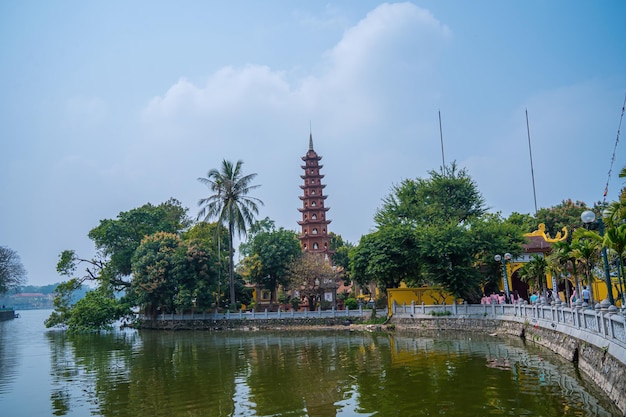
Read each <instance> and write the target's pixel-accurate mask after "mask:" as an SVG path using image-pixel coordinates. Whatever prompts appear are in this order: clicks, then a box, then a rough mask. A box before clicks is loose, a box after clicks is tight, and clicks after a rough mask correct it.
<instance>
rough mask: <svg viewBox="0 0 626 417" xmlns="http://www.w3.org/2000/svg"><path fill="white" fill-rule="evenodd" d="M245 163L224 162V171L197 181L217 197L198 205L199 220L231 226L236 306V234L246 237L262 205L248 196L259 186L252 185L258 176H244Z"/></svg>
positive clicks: (231, 272)
mask: <svg viewBox="0 0 626 417" xmlns="http://www.w3.org/2000/svg"><path fill="white" fill-rule="evenodd" d="M242 165H243V162H242V161H237V163H236V164H235V165H233V163H232V162H230V161H226V160H223V161H222V167H221V171H218V170H217V169H211V170H210V171H209V172H208V174H207V177H206V178H198V181H200V182H201V183H203V184H205V185H206V186H207V187H209V189H210V190H211V191H212V192H213V193H214V194H212V195H210V196H209V197H206V198H202V199H200V201H199V202H198V205H199V206H200V207H202V209H201V210H200V212H199V213H198V219H203V220H204V221H207V220H208V219H211V218H217V222H218V223H219V224H224V223H226V224H227V225H228V238H229V239H228V240H229V242H228V243H229V256H228V259H229V264H228V272H229V274H228V275H229V285H230V303H231V305H232V306H234V305H235V302H236V299H235V266H234V247H233V236H234V234H235V231H237V233H238V235H239V236H241V235H245V233H246V229H247V227H248V225H251V224H252V223H253V222H254V216H255V215H256V214H258V212H259V209H258V206H259V205H262V204H263V202H262V201H261V200H259V199H258V198H254V197H250V196H248V193H249V192H250V191H252V190H254V189H256V188H258V187H259V185H252V184H251V183H252V180H254V178H255V177H256V174H248V175H243V174H242Z"/></svg>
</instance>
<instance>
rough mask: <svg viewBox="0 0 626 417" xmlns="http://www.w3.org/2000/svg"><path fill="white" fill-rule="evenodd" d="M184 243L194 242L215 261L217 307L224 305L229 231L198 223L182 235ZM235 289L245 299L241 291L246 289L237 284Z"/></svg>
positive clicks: (213, 225) (211, 224)
mask: <svg viewBox="0 0 626 417" xmlns="http://www.w3.org/2000/svg"><path fill="white" fill-rule="evenodd" d="M182 239H183V240H184V241H186V242H187V241H190V242H194V244H195V245H200V246H201V247H202V248H203V249H204V250H205V251H207V252H208V253H210V254H211V256H212V258H213V259H215V263H216V264H215V270H216V276H215V277H214V284H215V288H214V290H213V292H214V293H215V297H214V298H215V301H216V304H217V305H216V307H218V306H221V305H222V301H223V300H224V299H227V297H225V296H224V291H228V284H227V283H226V284H224V280H225V279H228V251H227V249H228V246H229V243H228V230H226V229H225V228H223V227H221V225H220V224H218V223H206V222H198V223H196V224H194V225H193V226H192V227H190V228H189V229H188V230H186V231H184V232H183V233H182ZM235 285H236V286H235V289H236V292H237V294H238V299H239V297H243V294H242V293H241V289H242V288H245V287H243V286H241V285H238V283H237V281H236V282H235Z"/></svg>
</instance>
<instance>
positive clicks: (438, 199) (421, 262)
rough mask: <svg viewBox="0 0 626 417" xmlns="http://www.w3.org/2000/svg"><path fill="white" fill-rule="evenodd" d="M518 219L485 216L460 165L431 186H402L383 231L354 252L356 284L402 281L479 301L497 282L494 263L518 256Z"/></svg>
mask: <svg viewBox="0 0 626 417" xmlns="http://www.w3.org/2000/svg"><path fill="white" fill-rule="evenodd" d="M515 219H517V222H516V221H513V220H511V221H507V220H504V219H502V218H501V216H500V215H499V214H489V213H487V212H486V209H485V207H484V199H483V197H482V196H481V194H480V193H479V191H478V189H477V187H476V184H475V183H474V181H473V180H472V179H471V178H470V176H469V175H468V174H467V171H466V170H464V169H460V170H459V169H458V168H457V166H456V164H455V163H453V164H452V165H450V166H447V167H444V168H442V170H441V171H430V177H429V178H427V179H420V178H418V179H415V180H410V179H408V180H404V181H403V182H402V183H401V184H400V185H398V186H394V187H393V189H392V193H391V194H390V195H389V196H387V197H386V198H385V199H384V200H383V205H382V207H381V208H380V209H379V210H377V212H376V214H375V216H374V221H375V223H376V224H377V226H378V230H377V231H376V232H374V233H371V234H370V235H367V236H365V237H364V238H362V239H361V242H359V246H358V247H357V248H356V249H355V250H354V251H353V252H352V255H351V265H352V273H353V276H354V277H355V279H356V280H362V279H366V280H367V279H377V282H378V284H379V285H381V284H383V282H381V281H380V280H381V277H383V278H382V279H383V280H384V286H385V287H389V286H397V285H399V283H400V281H402V280H404V281H405V283H407V285H412V284H422V283H428V284H430V285H440V286H442V287H443V288H444V289H445V290H447V291H448V292H450V293H451V294H453V295H455V296H456V297H461V298H464V299H466V300H468V301H477V300H478V299H479V298H480V284H481V283H482V284H483V285H484V284H485V283H486V282H490V281H493V282H496V280H497V279H498V277H499V276H500V275H499V270H498V267H497V265H496V264H495V263H494V261H493V256H494V255H495V254H497V253H505V252H509V253H512V254H514V255H515V254H517V253H520V252H521V244H522V243H523V242H524V237H523V232H524V230H523V229H522V226H521V225H522V224H524V223H525V219H523V218H522V216H521V215H520V216H517V217H516V218H515ZM515 219H514V220H515ZM383 231H384V232H383ZM393 236H395V238H391V237H393ZM390 238H391V239H390ZM394 240H395V242H394ZM399 244H400V246H399ZM362 245H363V247H361V246H362ZM402 245H403V246H402ZM407 245H408V246H407ZM402 247H404V249H402ZM357 274H359V276H357ZM485 274H487V276H488V279H487V280H483V278H482V277H483V276H484V275H485Z"/></svg>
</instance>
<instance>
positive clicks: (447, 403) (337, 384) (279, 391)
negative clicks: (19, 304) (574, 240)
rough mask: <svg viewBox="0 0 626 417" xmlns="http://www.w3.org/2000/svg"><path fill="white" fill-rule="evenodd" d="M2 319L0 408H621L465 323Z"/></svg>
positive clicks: (570, 411)
mask: <svg viewBox="0 0 626 417" xmlns="http://www.w3.org/2000/svg"><path fill="white" fill-rule="evenodd" d="M20 314H21V318H19V319H16V320H11V321H7V322H0V415H2V416H7V417H21V416H24V417H32V416H117V417H125V416H151V417H155V416H164V417H165V416H167V417H172V416H311V417H313V416H317V417H334V416H344V417H348V416H379V417H386V416H403V417H406V416H442V415H448V416H525V415H528V416H559V417H560V416H617V415H621V413H620V412H619V411H618V410H617V409H616V408H615V407H613V406H612V405H611V403H610V401H609V400H607V399H606V398H605V396H604V395H603V394H602V393H601V392H600V391H599V390H598V389H597V388H596V387H595V386H594V385H593V384H591V383H589V382H588V381H587V380H586V379H585V378H582V377H581V375H579V373H578V372H577V370H576V368H575V367H574V366H573V365H572V364H571V363H569V362H567V361H564V360H562V359H561V358H560V357H558V356H556V355H554V354H551V353H549V352H546V351H544V350H539V349H536V348H534V347H533V346H527V345H524V344H523V343H522V341H520V340H517V339H508V338H506V339H505V338H501V337H489V336H479V335H473V334H443V335H433V336H432V337H415V336H414V335H410V334H395V335H393V336H390V335H386V334H374V333H356V332H348V331H346V330H342V331H337V332H306V333H304V332H280V333H277V332H275V333H259V332H245V333H244V332H241V333H231V332H224V333H208V332H159V331H150V332H148V331H133V330H125V331H118V332H115V333H110V334H98V335H67V334H65V333H64V332H60V331H49V330H47V329H45V327H44V325H43V320H44V319H45V318H46V317H47V316H48V315H49V314H50V311H42V310H35V311H23V312H20Z"/></svg>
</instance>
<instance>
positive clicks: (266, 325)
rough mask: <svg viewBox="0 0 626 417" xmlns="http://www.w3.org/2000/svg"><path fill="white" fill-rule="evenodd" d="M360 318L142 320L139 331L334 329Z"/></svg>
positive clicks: (355, 321)
mask: <svg viewBox="0 0 626 417" xmlns="http://www.w3.org/2000/svg"><path fill="white" fill-rule="evenodd" d="M362 321H363V319H362V318H360V317H350V318H346V317H334V318H330V317H329V318H315V317H308V318H287V317H286V318H282V319H254V320H246V319H218V320H207V319H205V320H143V321H141V322H140V323H139V327H140V328H141V329H153V330H205V331H207V330H208V331H221V330H270V329H282V328H298V327H316V328H318V327H334V326H348V325H350V324H352V323H354V324H359V323H362Z"/></svg>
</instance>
